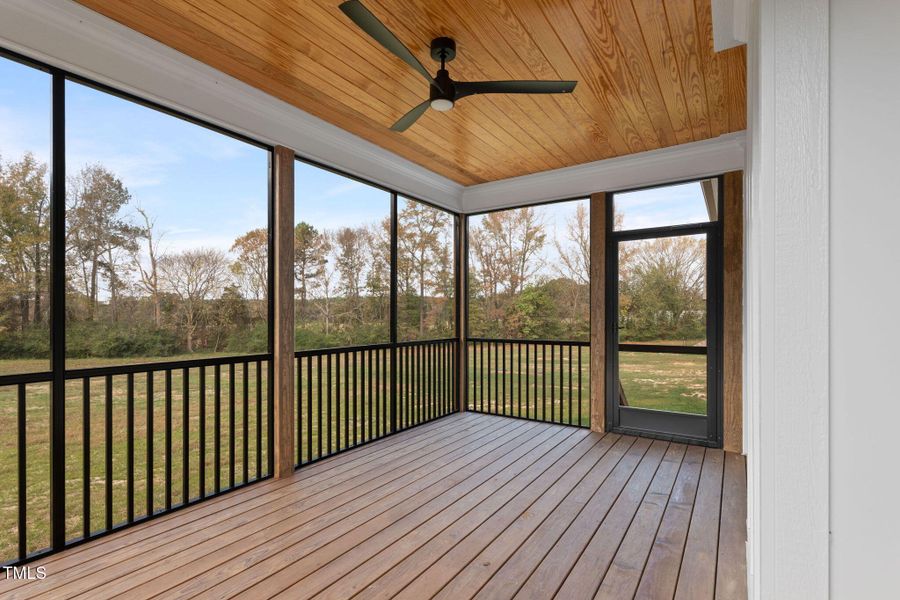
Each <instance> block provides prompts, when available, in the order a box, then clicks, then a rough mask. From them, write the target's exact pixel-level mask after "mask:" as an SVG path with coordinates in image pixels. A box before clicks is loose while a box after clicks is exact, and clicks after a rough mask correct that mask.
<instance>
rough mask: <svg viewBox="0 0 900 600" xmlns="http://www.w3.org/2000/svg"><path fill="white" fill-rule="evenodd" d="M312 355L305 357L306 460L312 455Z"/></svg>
mask: <svg viewBox="0 0 900 600" xmlns="http://www.w3.org/2000/svg"><path fill="white" fill-rule="evenodd" d="M312 363H313V360H312V356H307V357H306V460H307V462H309V461H311V460H312V456H313V436H312V434H313V418H312V405H313V376H312V374H313V368H312Z"/></svg>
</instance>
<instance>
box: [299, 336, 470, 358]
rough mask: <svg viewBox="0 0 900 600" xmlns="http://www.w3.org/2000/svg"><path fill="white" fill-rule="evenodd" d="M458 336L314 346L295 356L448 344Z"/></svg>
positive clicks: (304, 356)
mask: <svg viewBox="0 0 900 600" xmlns="http://www.w3.org/2000/svg"><path fill="white" fill-rule="evenodd" d="M455 341H456V338H438V339H431V340H408V341H405V342H397V343H396V344H391V343H390V342H382V343H379V344H363V345H360V346H336V347H334V348H313V349H308V350H297V351H296V352H294V357H295V358H306V357H309V356H326V355H329V354H345V353H347V352H362V351H365V350H388V349H390V348H391V347H392V346H393V347H401V348H402V347H409V346H430V345H437V344H448V343H451V342H455Z"/></svg>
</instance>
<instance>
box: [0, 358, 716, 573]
mask: <svg viewBox="0 0 900 600" xmlns="http://www.w3.org/2000/svg"><path fill="white" fill-rule="evenodd" d="M578 350H579V349H578V348H572V357H571V362H570V357H569V353H568V348H565V350H564V352H563V353H562V356H560V353H559V349H558V348H557V349H556V350H555V352H554V361H553V363H554V370H553V372H552V384H553V386H552V389H553V394H552V395H553V402H552V403H551V392H550V388H551V371H550V356H549V347H548V355H547V370H546V372H545V371H544V370H543V368H542V365H541V362H540V359H536V357H535V356H534V349H533V348H532V349H531V350H530V351H529V356H528V358H529V360H528V361H526V360H525V354H524V346H512V345H508V346H507V347H506V356H505V362H503V364H499V362H498V363H496V364H497V367H496V368H495V367H494V365H495V356H494V352H493V350H492V353H491V360H490V367H491V369H490V370H488V369H487V366H488V363H487V360H486V359H487V356H485V367H486V368H485V370H484V371H485V372H484V373H482V380H481V382H480V383H479V382H476V381H475V374H476V371H475V362H476V361H477V360H478V359H479V357H478V356H476V355H473V353H472V352H471V351H470V367H469V405H470V407H472V408H479V407H481V406H482V404H481V397H482V396H481V394H482V391H483V393H484V402H485V404H484V407H485V409H487V386H491V408H492V410H493V411H495V412H500V413H502V414H509V415H514V416H520V415H521V416H531V417H534V416H537V417H539V418H545V419H548V420H549V419H551V416H552V418H553V419H554V420H561V421H563V422H572V423H575V424H581V425H588V424H589V423H590V403H589V400H588V399H589V395H590V392H589V390H590V373H589V368H590V350H589V349H588V348H586V347H582V348H581V362H580V369H579V361H578ZM520 352H522V356H521V359H522V368H521V377H519V375H520V369H519V358H520V357H519V353H520ZM344 356H345V355H341V360H340V362H341V364H340V374H339V373H338V368H337V365H336V363H335V362H334V359H332V373H331V384H332V385H331V400H330V403H329V395H328V386H327V385H323V386H322V389H323V392H322V394H323V397H322V411H321V412H322V413H323V414H322V416H321V419H320V418H319V400H318V390H319V385H318V383H319V382H318V364H317V361H316V359H301V364H300V373H299V375H300V377H299V381H298V383H299V385H300V406H299V411H298V413H299V418H300V423H299V424H300V427H301V430H302V431H301V439H302V444H301V448H300V451H301V458H302V460H303V461H304V462H305V461H307V460H310V459H314V458H316V457H318V456H319V454H320V451H319V447H320V446H319V425H320V423H321V424H322V438H323V439H322V444H321V448H322V450H321V453H322V454H328V453H329V449H330V451H335V450H338V449H340V448H343V447H346V446H347V445H348V442H349V443H353V441H354V440H358V441H362V440H363V439H367V438H370V437H377V436H379V435H382V434H383V432H384V430H385V429H384V427H383V424H384V423H388V424H389V423H390V422H391V415H390V402H389V401H388V398H389V395H390V386H389V383H388V381H387V374H389V373H390V367H389V364H388V360H387V358H388V357H389V355H388V354H387V353H385V354H384V357H385V361H384V363H383V368H382V370H381V371H380V372H379V377H377V378H376V377H371V380H372V382H371V386H372V387H371V388H370V387H369V385H370V384H369V379H370V376H372V375H374V373H372V372H370V369H369V363H368V361H366V365H365V367H366V387H365V396H363V395H362V393H361V391H359V390H360V388H358V387H354V385H353V370H354V366H355V367H356V370H357V377H359V380H358V381H357V386H359V385H361V384H362V366H363V365H362V355H360V354H358V353H357V354H354V355H348V359H347V361H346V362H345V360H344ZM196 358H200V356H199V355H191V356H183V357H165V358H158V359H141V360H138V361H132V362H159V361H174V360H180V359H196ZM499 358H501V359H502V358H504V357H503V354H502V353H501V355H500V357H499ZM308 360H312V363H311V364H310V366H311V369H310V368H309V367H308V365H307V361H308ZM125 362H127V361H122V360H115V359H89V360H75V361H70V362H69V367H70V368H81V367H99V366H109V365H117V364H118V365H121V364H124V363H125ZM378 362H379V361H378V360H377V356H373V364H375V365H377V364H378ZM621 363H622V364H621V374H620V375H621V378H622V385H623V387H624V389H625V392H626V395H627V397H628V401H629V404H630V405H632V406H639V407H645V408H658V409H664V410H677V411H682V412H691V413H703V412H705V407H706V394H705V376H706V375H705V364H706V363H705V357H703V356H691V355H668V354H644V353H622V355H621ZM442 365H443V363H442V364H441V366H442ZM348 366H349V367H350V368H349V369H348V368H347V367H348ZM570 367H571V383H570V379H569V373H570ZM45 368H46V364H45V363H44V362H43V361H0V374H9V373H23V372H29V371H39V370H41V369H45ZM199 371H200V369H199V368H193V369H190V370H189V372H188V373H189V394H188V397H189V403H188V411H187V415H186V416H185V414H184V411H183V402H182V400H183V398H182V389H183V380H182V377H183V373H182V370H180V369H179V370H174V371H172V383H171V390H172V394H171V395H172V414H171V420H172V464H171V473H172V475H171V477H172V504H173V505H177V504H179V503H180V502H182V501H183V499H184V498H183V478H182V473H183V468H182V467H183V464H182V460H183V459H182V457H183V455H184V453H183V448H182V444H183V430H184V426H185V423H187V425H188V434H189V435H188V453H187V454H188V479H189V486H188V497H189V498H195V497H197V496H198V495H199V492H200V480H199V470H200V417H199V412H200V387H199ZM526 371H527V376H526ZM404 372H405V369H404ZM310 373H311V375H312V377H311V379H310V378H309V374H310ZM322 373H323V375H322V376H323V379H325V377H327V373H328V371H327V365H326V364H324V362H323V371H322ZM434 373H436V374H437V381H438V382H439V383H441V384H446V379H445V377H446V375H447V374H448V373H446V372H445V371H444V370H443V369H442V368H439V367H436V368H435V370H434ZM561 374H562V375H563V377H562V378H560V375H561ZM545 375H546V378H545ZM220 377H221V379H220V386H221V406H220V422H221V425H220V431H221V441H220V444H221V445H220V461H219V464H220V468H221V480H220V486H221V487H222V488H223V489H224V488H227V487H228V485H229V465H230V456H229V447H230V440H229V417H230V415H229V411H230V402H229V393H230V386H231V374H230V370H229V368H228V367H227V366H223V367H222V368H221V374H220ZM266 379H267V366H266V365H265V364H263V365H262V381H259V382H257V376H256V367H255V363H250V364H249V369H248V373H247V378H246V382H245V380H244V374H243V365H242V364H239V365H236V368H235V376H234V387H235V414H234V420H235V439H234V443H235V448H236V452H235V483H237V484H239V483H241V482H242V481H243V460H244V459H243V443H244V431H243V429H244V420H245V419H246V421H247V425H248V426H247V430H248V431H247V448H248V451H247V455H248V456H247V467H248V476H249V479H251V480H252V479H253V478H254V477H255V476H256V463H257V454H256V445H257V437H259V441H260V444H261V447H262V453H261V456H260V462H261V465H262V473H263V474H265V472H266V470H267V430H266V425H265V424H266V422H267V415H266V412H267V411H266V401H265V399H266V397H267V396H266V395H267V390H266V385H267V381H266ZM545 379H546V380H545ZM520 380H521V389H522V392H521V395H520V394H519V382H520ZM405 381H406V379H405V378H404V382H405ZM126 383H127V379H126V377H125V376H115V377H113V380H112V455H113V457H112V458H113V460H112V482H113V485H112V488H113V498H112V500H113V501H112V512H113V523H114V524H117V523H121V522H123V521H125V519H126V517H127V508H128V507H127V427H126V424H127V407H128V397H127V387H126ZM245 384H246V386H247V390H248V400H249V402H248V410H247V412H246V414H244V410H243V390H244V386H245ZM258 385H259V386H260V388H259V389H260V392H261V394H262V398H263V401H262V410H261V411H260V414H259V417H260V419H261V422H262V423H263V427H262V431H260V432H257V429H256V422H257V410H256V391H257V386H258ZM310 385H311V387H312V392H313V393H312V395H310V394H309V389H310ZM579 386H580V396H581V405H580V410H579V403H578V398H579ZM370 389H371V392H370ZM438 389H446V388H445V387H443V386H442V385H439V386H438ZM544 389H546V391H545V392H544V391H543V390H544ZM526 390H527V392H526ZM213 391H214V368H213V367H207V368H206V400H205V411H206V422H205V424H204V429H205V446H204V447H205V487H206V491H207V493H209V492H210V491H212V490H214V489H215V479H214V472H215V469H214V466H215V452H214V447H215V420H214V394H213ZM497 391H499V396H500V398H501V399H502V407H501V408H502V410H498V409H497ZM526 393H527V396H528V402H526ZM83 394H84V388H83V381H82V380H73V381H69V382H68V384H67V387H66V424H67V426H66V516H67V519H66V534H67V538H69V539H71V538H77V537H79V536H80V535H82V533H83V530H84V522H83V517H82V514H83V503H84V495H83V494H84V492H83V490H84V477H83V459H84V444H83V435H84V422H85V420H84V418H83V414H84V407H83ZM422 397H424V398H426V399H427V398H428V396H426V395H425V394H423V395H422ZM542 397H543V398H546V401H545V402H537V401H536V398H542ZM570 401H571V405H570ZM399 402H400V406H401V407H402V409H403V413H402V414H401V415H400V424H401V427H405V426H408V425H410V424H412V423H415V422H420V421H422V420H424V419H425V418H427V417H428V415H429V414H430V415H432V416H437V415H439V414H442V411H443V410H444V406H443V405H441V404H440V403H438V402H436V401H434V400H433V399H432V402H431V404H430V412H428V411H423V410H422V406H421V405H419V409H418V410H412V411H409V412H407V411H406V407H407V406H408V405H409V402H408V401H405V400H404V397H403V396H401V398H400V400H399ZM520 402H521V412H520V408H519V406H520ZM148 405H149V406H151V407H152V413H153V416H152V421H153V453H152V465H153V508H154V510H156V511H158V510H161V509H163V508H164V507H165V500H166V499H165V477H166V471H167V469H166V457H165V445H166V436H165V429H166V410H165V375H164V373H161V372H160V373H156V374H155V375H154V378H153V397H152V403H148V398H147V376H146V375H145V374H138V375H136V376H135V379H134V505H133V506H134V514H135V517H136V518H139V517H141V516H142V515H145V514H146V511H147V507H146V505H147V502H146V498H147V409H148ZM570 406H571V408H570ZM310 408H311V409H312V410H311V412H312V416H313V419H312V422H310V420H309V418H308V415H309V414H310ZM105 411H106V381H105V378H95V379H92V380H91V381H90V394H89V413H90V414H89V425H88V429H89V434H90V435H89V437H90V452H89V457H90V480H89V482H88V483H89V489H90V513H91V515H90V528H91V530H92V531H98V530H102V529H103V528H105V510H106V499H105V491H106V467H105V456H106V440H105V432H106V415H105ZM17 414H18V413H17V390H16V387H15V386H7V387H3V388H0V428H2V432H3V433H2V434H0V560H9V559H12V558H15V556H16V554H17V539H18V527H17V518H18V513H17V510H18V473H17V465H18V456H17V454H18V448H17V444H18V440H17V434H16V432H17ZM49 414H50V412H49V384H45V383H40V384H30V385H28V386H27V397H26V457H27V461H26V465H27V467H26V506H27V550H28V552H33V551H37V550H40V549H43V548H46V547H47V546H48V545H49V541H50V540H49V491H50V485H49V484H50V469H49V458H50V456H49ZM407 414H409V417H410V419H409V420H407ZM348 417H349V418H348ZM329 422H330V423H331V431H332V435H331V437H330V439H329V438H328V436H327V432H328V429H329V427H328V424H329ZM379 422H380V423H381V426H380V425H379ZM338 423H340V426H339V427H338ZM338 431H339V432H340V433H338Z"/></svg>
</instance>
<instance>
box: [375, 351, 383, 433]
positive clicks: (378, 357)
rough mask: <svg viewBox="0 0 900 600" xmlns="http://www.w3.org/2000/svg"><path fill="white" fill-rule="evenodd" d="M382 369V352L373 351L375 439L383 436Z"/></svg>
mask: <svg viewBox="0 0 900 600" xmlns="http://www.w3.org/2000/svg"><path fill="white" fill-rule="evenodd" d="M383 368H384V350H382V349H381V348H378V349H377V350H375V419H374V420H373V423H374V427H375V437H381V436H383V435H384V423H383V422H382V419H383V418H384V417H383V411H382V410H381V403H382V402H383V401H384V393H383V392H384V390H382V389H381V370H382V369H383Z"/></svg>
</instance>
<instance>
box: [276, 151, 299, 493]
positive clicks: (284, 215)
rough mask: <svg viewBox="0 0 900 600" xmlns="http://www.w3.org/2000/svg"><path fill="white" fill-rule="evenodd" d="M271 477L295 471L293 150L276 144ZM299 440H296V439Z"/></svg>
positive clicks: (285, 475)
mask: <svg viewBox="0 0 900 600" xmlns="http://www.w3.org/2000/svg"><path fill="white" fill-rule="evenodd" d="M274 191H275V198H274V204H275V206H274V213H275V214H274V231H273V232H272V234H273V235H274V236H275V257H274V262H275V282H274V285H272V293H273V294H274V298H273V300H274V302H273V303H272V306H273V314H272V315H271V316H270V318H272V319H274V323H275V326H274V328H273V356H272V361H273V364H274V369H273V374H274V377H275V380H274V381H273V382H272V386H273V390H274V405H275V406H274V411H273V418H274V421H275V444H274V450H275V452H274V455H275V465H274V473H273V474H274V476H275V477H276V478H281V477H288V476H290V475H292V474H293V472H294V151H293V150H291V149H289V148H285V147H283V146H276V147H275V190H274ZM298 443H299V442H298Z"/></svg>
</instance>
